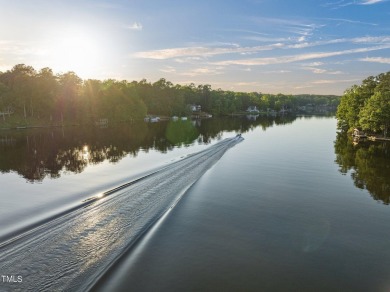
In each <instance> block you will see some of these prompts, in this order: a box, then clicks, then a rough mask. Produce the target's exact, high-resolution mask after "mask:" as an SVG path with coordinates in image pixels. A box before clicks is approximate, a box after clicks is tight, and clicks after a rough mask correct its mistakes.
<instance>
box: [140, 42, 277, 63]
mask: <svg viewBox="0 0 390 292" xmlns="http://www.w3.org/2000/svg"><path fill="white" fill-rule="evenodd" d="M283 46H284V45H283V44H281V43H276V44H272V45H265V46H255V47H237V46H234V47H216V48H215V47H187V48H171V49H163V50H154V51H146V52H138V53H136V54H135V56H136V57H138V58H145V59H158V60H164V59H171V58H180V57H189V56H212V55H221V54H232V53H239V54H250V53H255V52H259V51H267V50H272V49H275V48H281V47H283Z"/></svg>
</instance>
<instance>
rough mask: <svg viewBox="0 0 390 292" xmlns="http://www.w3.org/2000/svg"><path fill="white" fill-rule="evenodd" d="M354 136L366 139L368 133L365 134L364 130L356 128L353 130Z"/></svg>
mask: <svg viewBox="0 0 390 292" xmlns="http://www.w3.org/2000/svg"><path fill="white" fill-rule="evenodd" d="M352 136H354V137H360V138H364V137H366V133H364V132H363V131H362V130H360V129H357V128H355V129H353V133H352Z"/></svg>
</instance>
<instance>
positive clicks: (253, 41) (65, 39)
mask: <svg viewBox="0 0 390 292" xmlns="http://www.w3.org/2000/svg"><path fill="white" fill-rule="evenodd" d="M0 7H1V10H0V71H6V70H8V69H11V68H12V67H13V66H14V65H15V64H19V63H24V64H27V65H32V66H33V67H34V68H36V69H40V68H43V67H50V68H52V69H53V70H54V72H56V73H60V72H67V71H74V72H76V74H78V75H79V76H80V77H82V78H84V79H87V78H96V79H107V78H115V79H120V80H122V79H127V80H129V81H132V80H141V79H143V78H145V79H147V80H148V81H151V82H154V81H156V80H158V79H159V78H162V77H163V78H166V79H167V80H169V81H171V82H173V83H174V84H176V83H180V84H189V83H195V84H196V85H198V84H210V85H211V86H212V87H213V88H214V89H217V88H222V89H224V90H234V91H257V92H263V93H285V94H290V93H291V94H298V93H314V94H342V93H343V92H344V90H345V89H347V88H348V87H350V86H351V85H353V84H359V83H360V82H361V80H362V79H364V78H366V77H368V76H370V75H377V74H380V73H383V72H387V71H389V68H390V1H389V0H334V1H333V0H324V1H322V0H301V1H292V0H290V1H287V0H239V1H238V0H235V1H233V0H224V1H220V0H197V1H185V0H128V1H124V0H122V1H105V0H79V1H75V0H66V1H65V0H63V1H60V0H46V1H44V0H34V1H31V0H13V1H8V0H7V1H6V0H0Z"/></svg>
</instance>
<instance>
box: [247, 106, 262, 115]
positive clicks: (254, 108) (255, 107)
mask: <svg viewBox="0 0 390 292" xmlns="http://www.w3.org/2000/svg"><path fill="white" fill-rule="evenodd" d="M246 111H247V112H248V113H251V114H252V113H253V114H258V113H259V112H260V111H259V110H258V109H257V106H255V105H251V106H249V107H248V108H247V110H246Z"/></svg>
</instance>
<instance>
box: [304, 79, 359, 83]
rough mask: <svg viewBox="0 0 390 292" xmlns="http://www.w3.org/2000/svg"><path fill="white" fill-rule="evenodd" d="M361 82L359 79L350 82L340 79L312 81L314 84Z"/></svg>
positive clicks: (349, 80)
mask: <svg viewBox="0 0 390 292" xmlns="http://www.w3.org/2000/svg"><path fill="white" fill-rule="evenodd" d="M356 81H359V79H348V80H340V79H332V80H330V79H322V80H315V81H312V82H311V83H312V84H335V83H350V82H356Z"/></svg>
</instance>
